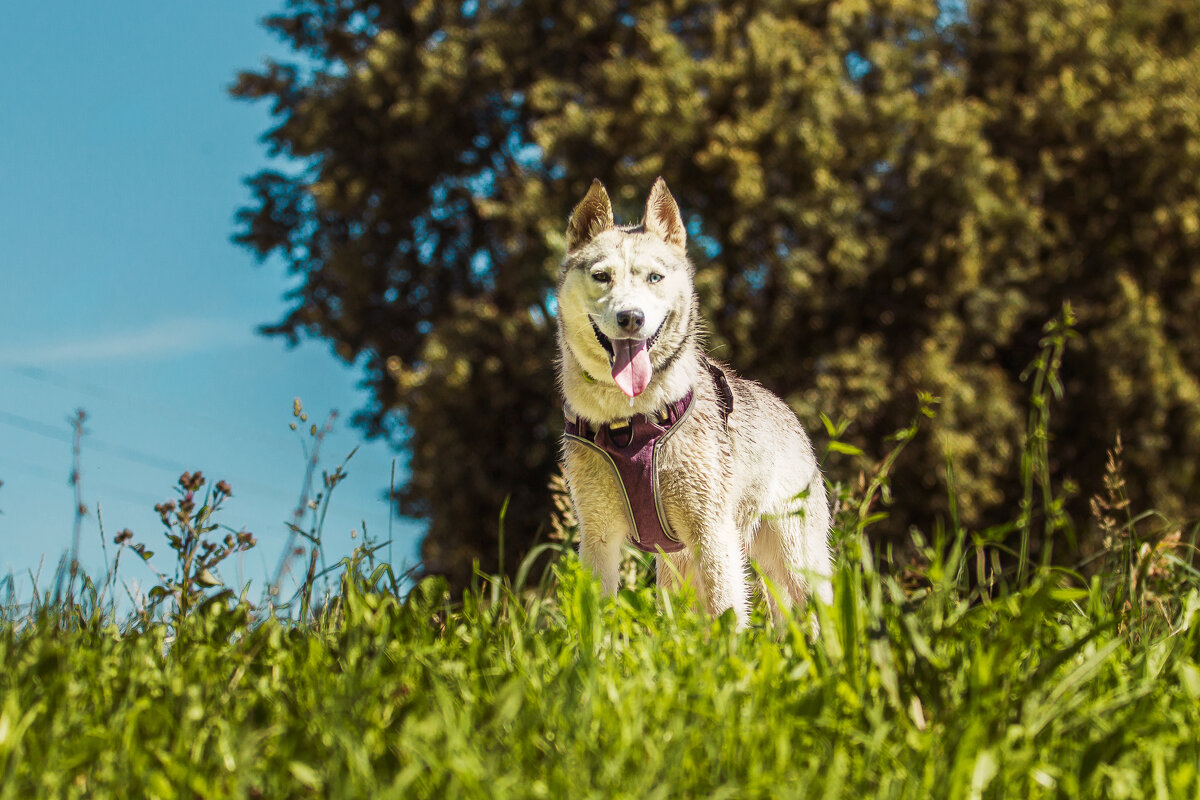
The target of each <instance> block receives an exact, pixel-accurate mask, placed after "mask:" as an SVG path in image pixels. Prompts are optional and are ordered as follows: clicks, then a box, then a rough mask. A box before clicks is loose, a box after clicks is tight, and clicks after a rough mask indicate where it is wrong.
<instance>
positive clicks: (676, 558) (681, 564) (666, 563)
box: [654, 550, 705, 608]
mask: <svg viewBox="0 0 1200 800" xmlns="http://www.w3.org/2000/svg"><path fill="white" fill-rule="evenodd" d="M654 564H655V567H654V579H655V583H657V585H658V588H659V589H660V590H662V591H664V592H677V591H679V589H680V588H681V587H682V586H683V585H684V584H686V585H688V586H691V587H692V589H693V590H694V591H695V592H696V601H697V603H698V604H699V607H700V608H704V607H705V601H704V586H703V584H702V583H701V582H700V581H699V580H698V579H697V576H696V562H695V561H694V560H693V559H692V556H691V553H690V552H688V551H687V550H681V551H679V552H678V553H669V554H660V555H657V556H655V557H654Z"/></svg>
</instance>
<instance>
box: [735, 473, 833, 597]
mask: <svg viewBox="0 0 1200 800" xmlns="http://www.w3.org/2000/svg"><path fill="white" fill-rule="evenodd" d="M750 557H751V558H753V559H754V560H755V561H756V562H757V563H758V565H759V567H760V568H761V569H762V571H763V574H764V575H765V576H766V577H767V579H768V580H770V582H771V583H773V584H774V585H775V589H776V591H777V593H778V594H779V601H780V605H782V606H783V607H782V608H776V604H775V600H774V599H773V598H771V597H770V596H769V593H768V603H769V604H770V605H771V611H772V612H773V613H775V614H779V613H782V612H784V611H786V610H787V609H788V608H790V607H791V605H792V604H793V603H804V602H806V601H807V600H808V598H809V597H810V596H811V595H814V594H815V595H816V596H817V597H819V598H820V599H821V601H822V602H824V603H825V604H827V605H828V604H829V603H832V602H833V589H832V587H831V586H830V583H829V577H830V575H831V573H832V564H831V560H830V555H829V508H828V506H827V505H826V504H825V488H824V486H821V487H820V489H818V490H816V491H814V492H813V493H812V496H810V497H808V498H805V500H804V502H803V504H802V505H801V506H800V507H798V508H795V509H794V510H791V511H789V512H788V513H785V514H779V515H771V516H766V517H764V518H763V520H762V523H761V524H760V525H759V529H758V533H757V534H756V535H755V537H754V541H753V544H752V545H751V548H750ZM784 595H786V597H784ZM776 618H778V617H776Z"/></svg>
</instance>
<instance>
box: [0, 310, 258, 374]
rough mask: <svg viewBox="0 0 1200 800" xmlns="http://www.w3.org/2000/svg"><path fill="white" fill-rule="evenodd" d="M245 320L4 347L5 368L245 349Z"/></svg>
mask: <svg viewBox="0 0 1200 800" xmlns="http://www.w3.org/2000/svg"><path fill="white" fill-rule="evenodd" d="M256 338H257V337H256V336H255V333H254V331H253V329H252V328H251V327H250V326H249V325H247V324H246V323H245V322H239V321H235V320H228V319H202V318H187V317H183V318H179V319H164V320H159V321H157V322H151V323H148V324H147V325H145V326H144V327H142V328H137V329H133V330H127V331H120V332H109V333H98V334H97V335H95V336H88V337H86V338H73V339H65V340H62V341H57V342H35V343H32V344H11V343H6V344H3V345H0V366H38V367H43V366H51V365H54V364H76V363H82V362H97V361H132V360H147V359H161V358H167V357H174V356H179V355H188V354H193V353H198V352H205V351H211V350H218V349H223V348H228V347H240V346H242V345H246V344H250V343H252V342H254V341H255V340H256Z"/></svg>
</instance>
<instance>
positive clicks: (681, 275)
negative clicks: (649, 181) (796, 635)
mask: <svg viewBox="0 0 1200 800" xmlns="http://www.w3.org/2000/svg"><path fill="white" fill-rule="evenodd" d="M685 246H686V236H685V233H684V226H683V222H682V218H681V216H680V214H679V209H678V206H677V205H676V203H675V200H674V198H672V197H671V194H670V192H669V191H668V190H667V187H666V184H665V183H664V182H663V181H662V179H661V178H660V179H659V180H658V181H656V182H655V184H654V188H653V189H652V190H651V193H650V197H649V199H648V200H647V204H646V217H645V219H644V220H643V222H642V224H640V225H631V226H617V225H615V223H614V221H613V217H612V207H611V204H610V202H609V199H608V194H607V192H606V191H605V189H604V187H603V186H602V185H601V184H600V183H599V181H596V182H594V183H593V184H592V187H591V189H590V190H589V191H588V193H587V195H586V196H585V197H584V199H583V200H582V201H581V202H580V204H579V205H578V206H577V207H576V208H575V211H574V212H573V213H572V215H571V220H570V222H569V224H568V228H567V256H566V259H565V260H564V261H563V264H562V268H561V269H560V272H559V278H558V352H559V359H558V380H559V388H560V390H561V391H562V394H563V397H564V399H565V401H566V408H567V412H568V413H569V414H577V415H579V416H581V417H583V418H584V419H585V420H587V421H588V422H589V423H591V424H592V425H593V426H600V425H604V424H608V423H611V422H614V421H617V420H620V419H624V418H627V417H629V416H632V415H634V414H639V413H643V414H653V413H654V412H656V411H658V410H660V409H662V408H664V407H665V406H666V405H667V404H668V403H671V402H674V401H676V400H679V399H680V398H682V397H683V396H685V395H686V394H687V392H688V390H689V389H691V390H692V391H694V400H693V407H692V413H691V414H690V415H689V416H688V417H687V418H686V419H684V420H683V421H682V422H681V423H680V427H679V429H678V430H676V432H675V433H674V434H672V436H671V437H669V439H668V440H667V441H665V442H664V443H663V444H662V445H661V449H660V451H659V460H658V465H659V484H660V487H661V492H662V504H663V507H664V509H665V513H666V516H667V520H668V523H669V524H670V526H671V529H672V531H673V532H674V533H675V534H676V535H677V536H678V537H679V538H681V539H682V540H683V541H684V542H685V543H686V544H687V546H686V547H685V548H684V549H683V550H681V551H680V552H679V553H675V554H670V555H665V554H660V555H659V556H657V559H658V567H657V572H658V584H659V586H660V587H663V588H665V589H669V588H672V587H673V586H674V585H675V583H676V582H677V580H678V579H680V578H681V579H682V580H686V581H689V582H690V583H692V584H693V585H694V586H695V588H696V591H697V593H698V595H699V596H700V598H701V602H703V603H704V604H705V606H706V608H707V609H708V611H709V612H710V613H712V614H713V615H719V614H721V613H723V612H724V611H726V610H727V609H730V608H732V609H733V610H734V612H735V614H736V615H737V618H738V621H739V624H741V625H744V624H745V622H746V619H747V616H748V613H749V602H750V587H749V583H748V580H747V561H748V560H753V561H754V562H755V563H757V564H758V566H759V568H760V569H761V571H762V573H763V574H764V575H765V576H766V577H767V579H768V580H769V581H770V582H771V583H772V584H773V585H774V587H775V589H776V592H775V593H768V602H769V603H770V605H771V609H772V611H773V613H774V614H775V615H776V616H777V617H778V616H780V615H781V614H782V613H784V611H786V609H787V608H789V607H790V606H791V605H792V604H793V603H800V602H803V601H804V600H805V599H806V598H807V597H808V596H809V595H810V594H812V593H813V592H814V591H815V592H816V593H817V594H818V595H819V596H820V597H822V599H824V600H825V601H826V602H828V601H829V600H830V587H829V581H828V576H829V574H830V556H829V546H828V536H829V507H828V504H827V501H826V495H825V485H824V482H823V480H822V478H821V474H820V471H819V470H818V468H817V462H816V458H815V456H814V453H813V448H812V443H811V442H810V441H809V438H808V436H807V435H806V434H805V432H804V429H803V428H802V427H801V425H800V422H799V420H797V418H796V415H795V414H794V413H793V412H792V410H791V409H790V408H789V407H788V406H787V404H785V403H784V402H783V401H782V400H780V399H779V398H778V397H776V396H775V395H773V394H772V393H770V392H769V391H767V390H766V389H764V388H763V387H762V386H760V385H759V384H757V383H755V382H753V381H749V380H745V379H743V378H740V377H737V376H736V375H735V374H734V373H733V372H732V371H731V370H729V368H728V367H726V366H724V365H718V366H719V367H720V369H722V370H723V371H724V372H725V375H726V378H727V380H728V383H729V386H730V388H731V390H732V392H733V395H734V401H733V412H732V414H731V415H730V416H729V418H728V420H727V421H726V420H725V419H723V416H722V406H721V402H720V399H719V398H718V396H717V389H716V385H715V383H714V381H713V377H712V375H711V373H710V371H709V366H708V364H709V363H715V362H711V361H708V360H707V357H706V356H705V354H704V353H703V351H702V349H701V338H702V333H701V318H700V313H699V307H698V302H697V298H696V294H695V289H694V286H693V272H694V269H693V267H692V264H691V262H690V261H689V260H688V258H687V255H686V252H685ZM596 271H601V272H606V273H608V274H609V276H610V278H611V281H610V282H609V283H608V284H607V285H606V284H603V283H598V282H596V281H595V280H594V279H593V277H592V273H593V272H596ZM652 272H654V273H658V274H662V275H663V278H662V280H660V281H658V282H657V283H651V282H649V281H648V276H649V275H650V273H652ZM628 308H638V309H641V310H643V311H645V313H646V325H645V328H646V338H649V336H651V335H653V334H655V333H656V332H657V335H658V339H657V341H655V343H654V345H653V346H652V347H651V348H650V359H651V364H652V365H653V368H654V372H653V376H652V378H651V380H650V383H649V385H648V386H647V387H646V389H645V391H644V392H642V393H641V394H640V395H638V396H637V397H636V398H634V399H633V400H632V401H631V400H630V398H628V397H626V395H625V394H624V393H623V392H622V391H621V390H620V388H618V386H617V384H616V382H615V381H614V380H613V378H612V375H611V374H610V370H609V360H608V358H609V357H608V353H607V352H606V350H605V349H604V347H603V346H602V345H601V343H600V341H599V340H598V339H597V338H596V335H595V331H594V330H593V329H592V324H593V323H595V324H596V326H597V327H598V328H599V329H600V330H601V331H602V332H603V333H604V334H605V335H606V336H609V337H613V336H619V335H620V334H621V330H620V329H619V328H618V327H617V322H616V314H617V312H618V311H621V310H623V309H628ZM706 362H707V363H706ZM585 373H586V375H585ZM589 377H590V378H591V380H589ZM562 459H563V471H564V473H565V475H566V479H567V486H568V488H569V490H570V494H571V499H572V502H573V504H574V506H575V510H576V512H577V514H578V518H579V522H580V529H581V543H580V553H579V554H580V559H581V560H582V561H583V563H584V564H585V565H587V566H588V567H589V568H591V569H592V570H593V571H594V572H595V573H596V574H597V575H598V576H599V578H600V580H601V582H602V584H603V586H604V589H605V591H606V592H608V593H610V594H612V593H615V592H616V590H617V588H618V583H619V575H618V573H619V566H620V560H621V546H622V544H624V542H625V541H626V540H627V539H628V538H629V537H630V524H629V521H628V518H627V516H626V513H625V510H624V501H623V498H622V495H621V491H620V484H619V480H618V478H617V477H616V475H615V474H614V473H613V471H612V468H611V467H610V466H609V464H608V463H607V462H606V461H605V460H604V459H603V457H602V456H600V455H598V454H597V453H595V452H594V451H592V450H590V449H589V448H587V447H586V446H584V445H581V444H579V443H577V442H572V441H570V440H569V439H565V438H564V441H563V452H562ZM677 576H678V578H677Z"/></svg>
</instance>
